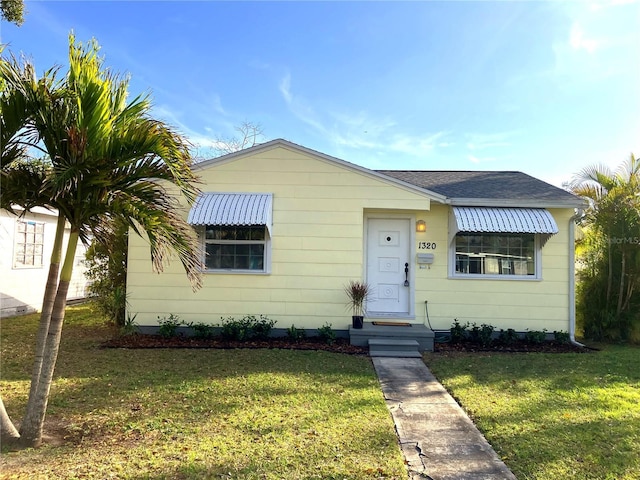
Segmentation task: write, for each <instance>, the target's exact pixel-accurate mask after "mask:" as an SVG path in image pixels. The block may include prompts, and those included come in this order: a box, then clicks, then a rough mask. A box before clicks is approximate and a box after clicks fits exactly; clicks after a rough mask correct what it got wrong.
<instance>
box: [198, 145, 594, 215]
mask: <svg viewBox="0 0 640 480" xmlns="http://www.w3.org/2000/svg"><path fill="white" fill-rule="evenodd" d="M277 147H283V148H287V149H289V150H294V151H298V152H300V153H303V154H306V155H311V156H314V157H316V158H318V159H320V160H322V161H326V162H329V163H333V164H337V165H340V166H342V167H343V168H347V169H349V170H352V171H357V172H359V173H362V174H364V175H367V176H370V177H374V178H377V179H379V180H384V181H387V182H390V183H392V184H395V185H397V186H399V187H402V188H405V189H409V190H412V191H417V192H419V193H422V194H423V195H425V196H428V197H430V198H431V199H432V200H434V201H436V202H439V203H443V204H450V205H465V206H483V207H544V208H579V207H584V206H585V202H584V201H583V200H582V199H581V198H579V197H577V196H576V195H573V194H572V193H569V192H567V191H566V190H563V189H561V188H558V187H555V186H553V185H551V184H549V183H546V182H543V181H542V180H539V179H537V178H535V177H532V176H530V175H527V174H526V173H522V172H516V171H484V172H482V171H478V172H475V171H456V170H370V169H368V168H365V167H361V166H360V165H356V164H355V163H351V162H347V161H345V160H342V159H339V158H336V157H332V156H330V155H327V154H325V153H322V152H318V151H316V150H312V149H310V148H307V147H303V146H302V145H298V144H296V143H293V142H290V141H288V140H284V139H281V138H278V139H275V140H271V141H268V142H265V143H261V144H258V145H255V146H253V147H250V148H246V149H244V150H240V151H237V152H234V153H229V154H227V155H223V156H221V157H217V158H213V159H210V160H204V161H202V162H200V163H197V164H196V165H194V170H201V169H205V168H208V167H209V166H212V165H218V164H222V163H226V162H231V161H234V160H236V159H238V158H242V157H245V156H247V155H253V154H256V153H258V152H262V151H266V150H270V149H273V148H277Z"/></svg>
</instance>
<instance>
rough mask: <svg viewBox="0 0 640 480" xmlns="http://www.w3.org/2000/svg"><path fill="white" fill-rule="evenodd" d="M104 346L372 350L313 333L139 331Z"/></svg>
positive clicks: (365, 352)
mask: <svg viewBox="0 0 640 480" xmlns="http://www.w3.org/2000/svg"><path fill="white" fill-rule="evenodd" d="M102 346H103V347H105V348H216V349H235V348H279V349H283V350H323V351H327V352H335V353H347V354H349V355H367V354H368V353H369V349H368V348H366V347H356V346H354V345H349V339H346V338H337V339H336V340H335V341H334V342H333V343H332V344H328V343H326V342H324V341H323V340H321V339H319V338H316V337H309V338H306V339H305V340H302V341H299V342H292V341H290V340H288V339H286V338H271V339H269V340H249V341H244V342H238V341H231V340H222V339H219V338H213V339H199V338H194V337H171V338H165V337H161V336H160V335H147V334H135V335H127V336H124V337H116V338H112V339H111V340H108V341H106V342H104V343H103V344H102Z"/></svg>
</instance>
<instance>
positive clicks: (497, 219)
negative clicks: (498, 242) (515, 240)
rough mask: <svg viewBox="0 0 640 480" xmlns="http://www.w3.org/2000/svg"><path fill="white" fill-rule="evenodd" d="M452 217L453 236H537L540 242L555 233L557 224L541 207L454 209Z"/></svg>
mask: <svg viewBox="0 0 640 480" xmlns="http://www.w3.org/2000/svg"><path fill="white" fill-rule="evenodd" d="M453 215H454V217H455V227H457V228H456V232H455V233H457V232H480V233H538V234H541V238H542V241H543V243H545V242H546V241H547V240H548V239H549V237H551V236H552V235H555V234H556V233H558V225H557V224H556V221H555V220H554V218H553V216H552V215H551V214H550V213H549V211H548V210H546V209H544V208H497V207H493V208H492V207H453ZM455 233H454V235H455Z"/></svg>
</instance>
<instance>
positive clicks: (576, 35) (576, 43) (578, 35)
mask: <svg viewBox="0 0 640 480" xmlns="http://www.w3.org/2000/svg"><path fill="white" fill-rule="evenodd" d="M601 44H602V41H598V40H595V39H593V38H587V37H586V36H585V34H584V30H583V28H582V26H581V25H580V24H579V23H574V24H573V25H572V26H571V32H570V33H569V45H571V47H572V48H573V49H575V50H585V51H587V52H588V53H593V52H595V51H596V49H598V48H599V47H600V46H601Z"/></svg>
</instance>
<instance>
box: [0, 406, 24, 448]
mask: <svg viewBox="0 0 640 480" xmlns="http://www.w3.org/2000/svg"><path fill="white" fill-rule="evenodd" d="M19 438H20V434H19V433H18V430H17V429H16V427H15V426H14V425H13V422H12V421H11V419H10V418H9V415H8V414H7V409H6V408H4V402H3V401H2V397H0V442H1V443H2V444H5V443H11V442H15V441H17V440H18V439H19Z"/></svg>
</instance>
